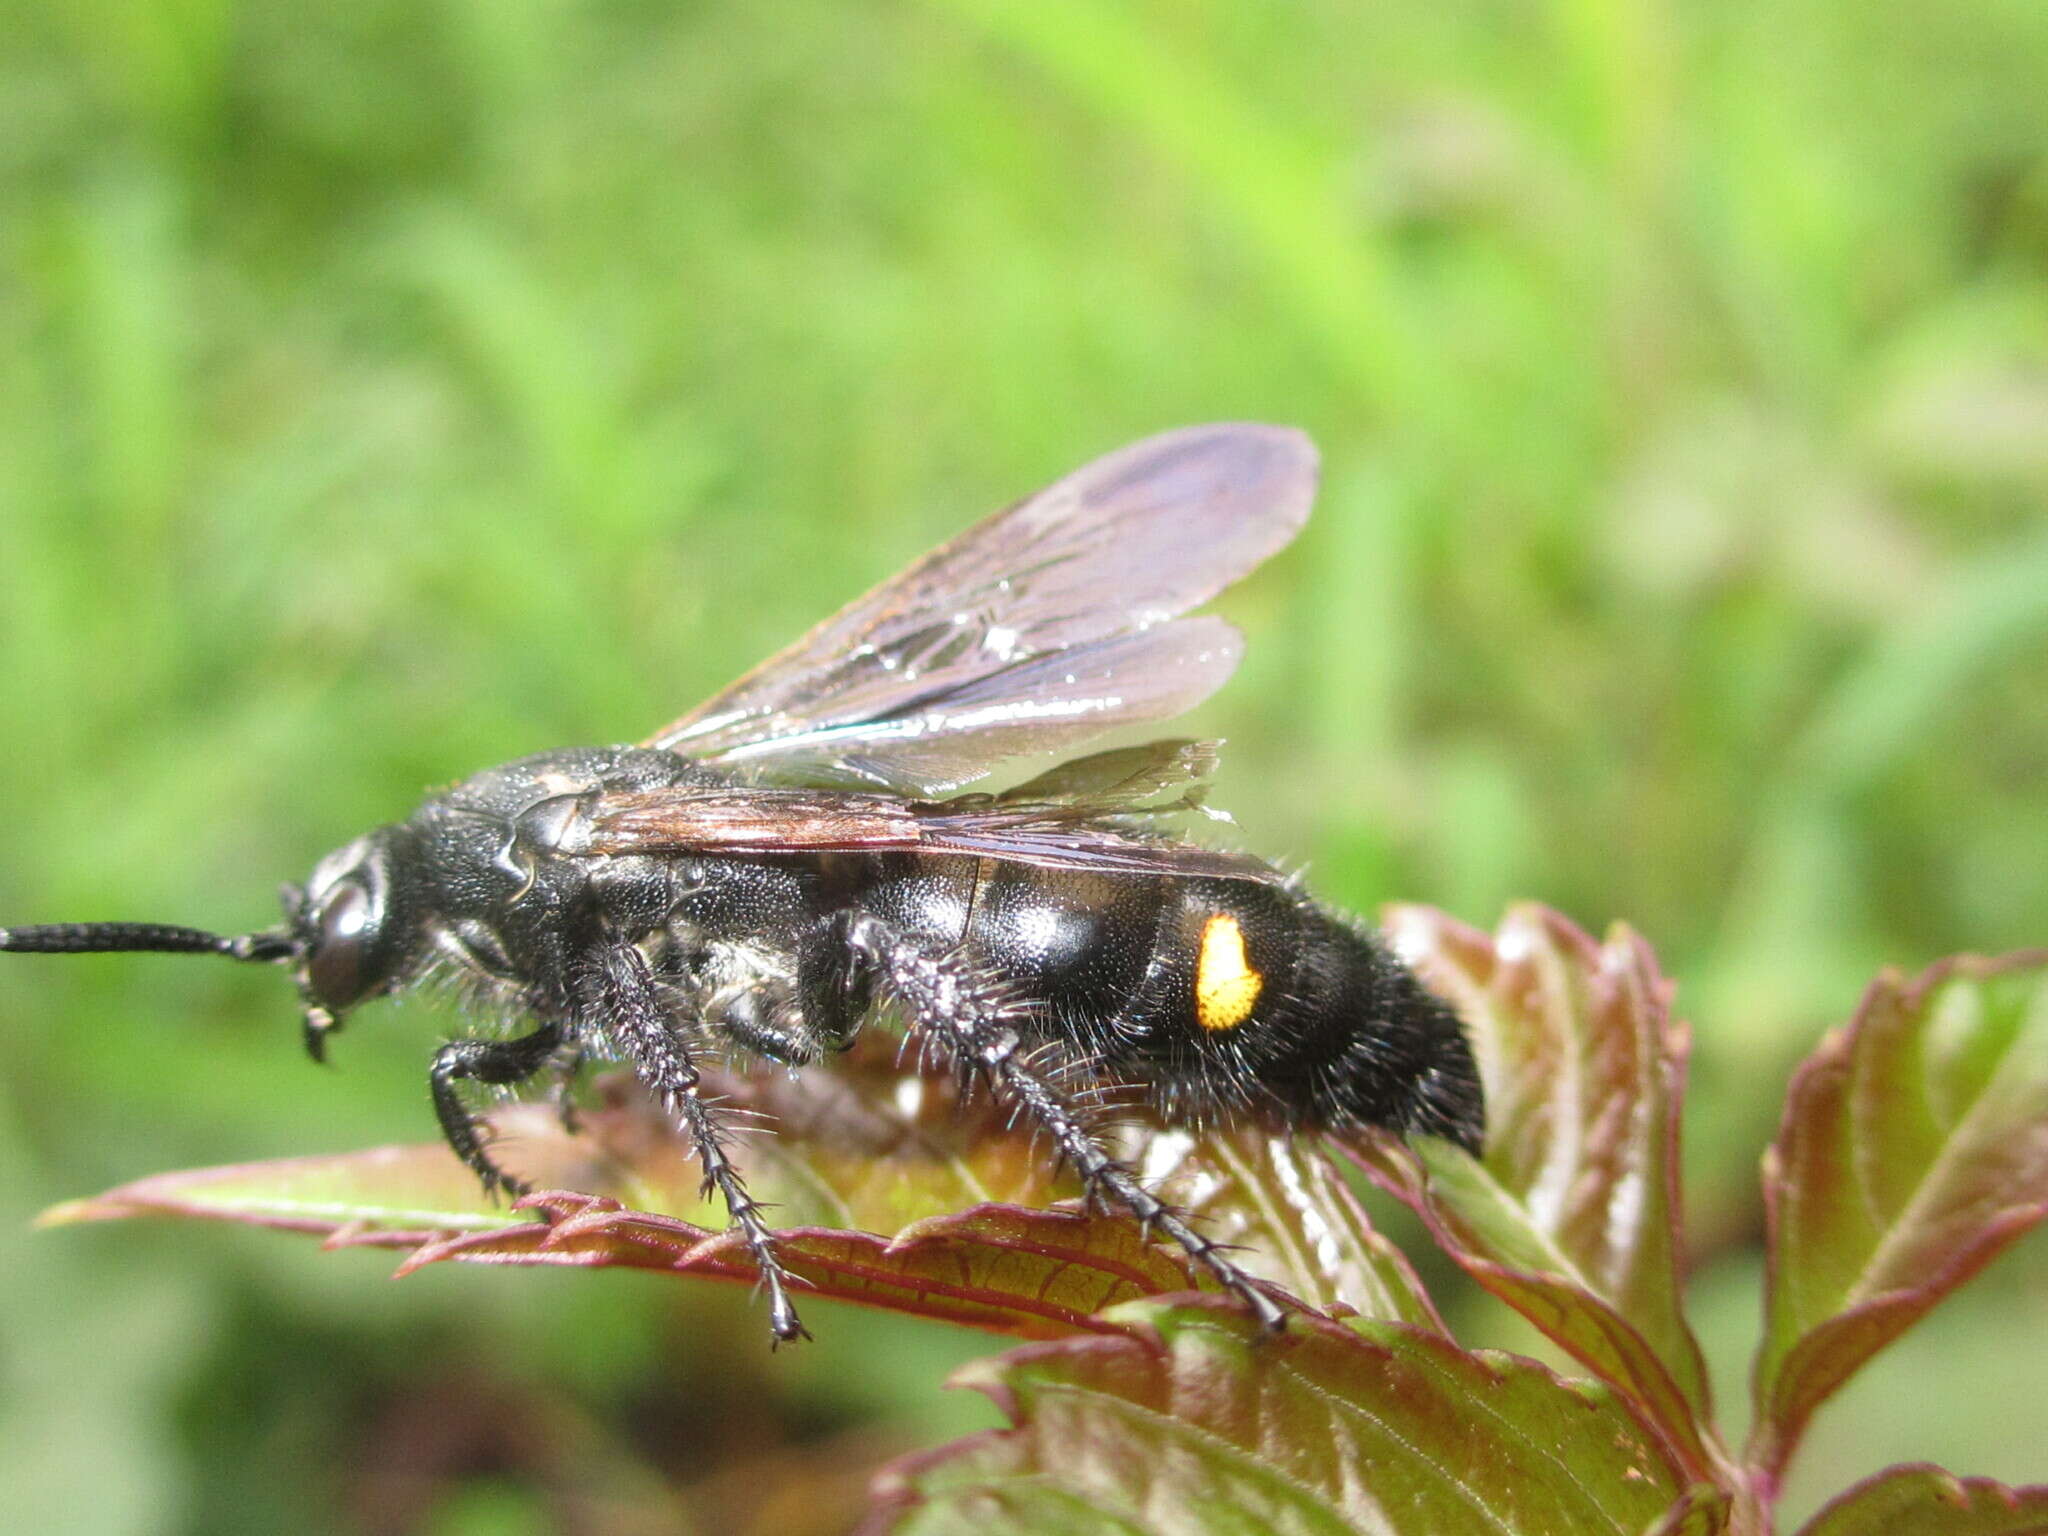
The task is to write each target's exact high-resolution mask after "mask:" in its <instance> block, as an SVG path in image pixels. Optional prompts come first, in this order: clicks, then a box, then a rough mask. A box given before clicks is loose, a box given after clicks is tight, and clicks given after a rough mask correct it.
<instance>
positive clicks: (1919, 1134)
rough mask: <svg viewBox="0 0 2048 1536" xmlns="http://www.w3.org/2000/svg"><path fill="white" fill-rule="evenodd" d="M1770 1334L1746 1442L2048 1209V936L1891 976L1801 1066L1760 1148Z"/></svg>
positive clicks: (1787, 1450) (1791, 1433)
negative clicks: (2035, 943)
mask: <svg viewBox="0 0 2048 1536" xmlns="http://www.w3.org/2000/svg"><path fill="white" fill-rule="evenodd" d="M1764 1199H1765V1205H1766V1210H1767V1212H1768V1217H1769V1224H1770V1236H1769V1260H1770V1283H1769V1289H1768V1295H1767V1300H1766V1304H1765V1316H1766V1333H1765V1338H1764V1344H1763V1347H1762V1349H1761V1351H1760V1352H1759V1355H1758V1359H1757V1368H1756V1382H1755V1392H1756V1426H1755V1429H1754V1430H1753V1431H1752V1434H1751V1442H1750V1449H1749V1458H1750V1460H1751V1461H1752V1463H1753V1464H1754V1465H1756V1466H1757V1467H1759V1468H1760V1469H1762V1470H1763V1471H1764V1472H1765V1473H1766V1474H1768V1475H1771V1476H1775V1475H1776V1474H1777V1473H1779V1472H1780V1471H1781V1470H1782V1469H1783V1467H1784V1465H1785V1462H1786V1461H1787V1459H1788V1458H1789V1457H1790V1456H1791V1454H1792V1451H1793V1449H1794V1448H1795V1447H1796V1446H1797V1444H1798V1442H1799V1438H1800V1436H1801V1435H1802V1434H1803V1433H1804V1431H1805V1429H1806V1425H1807V1422H1808V1421H1809V1419H1810V1418H1811V1417H1812V1414H1813V1412H1814V1410H1815V1409H1816V1408H1817V1407H1819V1405H1820V1404H1821V1403H1822V1402H1823V1401H1825V1400H1826V1399H1827V1397H1828V1396H1829V1395H1830V1394H1831V1393H1833V1392H1834V1391H1835V1390H1836V1389H1837V1388H1838V1387H1840V1386H1841V1385H1842V1384H1843V1382H1845V1381H1846V1380H1848V1378H1849V1377H1850V1376H1851V1375H1853V1374H1854V1373H1855V1372H1856V1371H1857V1370H1858V1369H1859V1368H1860V1367H1861V1366H1862V1365H1863V1363H1864V1362H1865V1361H1867V1360H1868V1359H1869V1358H1870V1357H1871V1356H1872V1355H1874V1354H1876V1353H1877V1352H1878V1351H1879V1350H1880V1349H1882V1348H1884V1347H1885V1345H1887V1344H1889V1343H1890V1342H1891V1341H1892V1340H1893V1339H1895V1338H1897V1337H1898V1336H1899V1335H1900V1334H1901V1333H1903V1332H1904V1331H1905V1330H1906V1329H1907V1328H1908V1327H1910V1326H1911V1325H1912V1324H1913V1323H1914V1322H1916V1321H1918V1320H1919V1319H1920V1318H1921V1317H1922V1316H1924V1315H1925V1314H1926V1312H1927V1311H1928V1310H1929V1309H1930V1308H1931V1307H1933V1306H1934V1305H1935V1304H1936V1303H1937V1302H1939V1301H1940V1300H1941V1299H1942V1298H1943V1297H1944V1296H1946V1295H1947V1294H1948V1293H1949V1292H1950V1291H1952V1290H1954V1289H1955V1288H1956V1287H1957V1286H1959V1285H1961V1284H1962V1283H1963V1282H1964V1281H1965V1280H1967V1279H1969V1278H1970V1276H1972V1275H1974V1274H1975V1273H1976V1272H1977V1271H1978V1270H1980V1269H1982V1268H1983V1267H1984V1266H1985V1265H1986V1264H1987V1263H1989V1262H1990V1261H1991V1259H1992V1258H1993V1257H1994V1256H1995V1255H1996V1254H1997V1253H1998V1252H1999V1251H2000V1250H2001V1249H2003V1248H2004V1247H2005V1246H2006V1245H2007V1244H2009V1243H2011V1242H2012V1241H2013V1240H2014V1239H2015V1238H2017V1237H2019V1236H2020V1235H2021V1234H2022V1233H2023V1232H2025V1231H2026V1230H2027V1229H2028V1228H2030V1227H2032V1226H2033V1225H2035V1224H2036V1223H2037V1222H2039V1221H2040V1220H2041V1219H2042V1218H2043V1217H2044V1216H2048V951H2034V952H2030V953H2026V954H2019V955H2012V956H2008V957H2007V958H2005V959H2002V960H1985V959H1980V958H1976V957H1967V956H1966V957H1960V958H1957V959H1953V960H1948V961H1945V962H1943V963H1942V964H1940V965H1937V966H1935V967H1933V968H1932V969H1931V970H1929V971H1927V972H1926V973H1925V974H1923V975H1922V976H1920V977H1919V978H1917V979H1916V980H1913V981H1910V982H1908V981H1906V980H1904V979H1903V978H1901V977H1899V976H1897V975H1895V974H1886V975H1884V976H1881V977H1880V978H1879V979H1878V980H1877V981H1876V982H1875V983H1873V984H1872V986H1871V988H1870V990H1869V992H1868V993H1866V994H1865V995H1864V998H1863V1003H1862V1006H1861V1007H1860V1008H1859V1009H1858V1010H1857V1013H1856V1017H1855V1018H1854V1019H1853V1020H1852V1021H1851V1022H1850V1024H1849V1026H1848V1028H1847V1029H1846V1030H1842V1031H1837V1032H1836V1033H1834V1034H1831V1035H1830V1036H1829V1037H1828V1039H1827V1040H1826V1041H1824V1042H1823V1043H1822V1045H1821V1047H1820V1049H1819V1050H1817V1051H1816V1052H1815V1053H1814V1054H1813V1055H1812V1056H1811V1057H1810V1058H1808V1060H1807V1061H1806V1062H1805V1063H1804V1064H1803V1065H1802V1066H1801V1067H1800V1069H1799V1071H1798V1073H1797V1074H1796V1075H1795V1076H1794V1078H1793V1081H1792V1089H1791V1093H1790V1095H1789V1096H1788V1098H1787V1101H1786V1106H1785V1117H1784V1121H1783V1124H1782V1125H1781V1126H1780V1128H1779V1132H1778V1138H1777V1140H1776V1141H1775V1142H1774V1143H1773V1144H1772V1146H1771V1148H1770V1150H1769V1151H1768V1152H1767V1153H1766V1154H1765V1157H1764Z"/></svg>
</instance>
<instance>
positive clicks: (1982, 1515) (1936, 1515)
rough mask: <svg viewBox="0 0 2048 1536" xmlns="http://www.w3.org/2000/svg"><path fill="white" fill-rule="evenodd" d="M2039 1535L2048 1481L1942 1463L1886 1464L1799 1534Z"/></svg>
mask: <svg viewBox="0 0 2048 1536" xmlns="http://www.w3.org/2000/svg"><path fill="white" fill-rule="evenodd" d="M1901 1532H1911V1533H1912V1536H2041V1533H2042V1532H2048V1487H2033V1488H2007V1487H2006V1486H2004V1485H2003V1484H2002V1483H1994V1482H1992V1481H1991V1480H1990V1479H1989V1478H1984V1477H1957V1476H1955V1475H1954V1474H1953V1473H1951V1472H1946V1471H1944V1470H1942V1469H1941V1468H1940V1467H1928V1466H1906V1467H1887V1468H1886V1469H1885V1470H1884V1471H1882V1472H1880V1473H1878V1474H1877V1476H1875V1477H1872V1478H1867V1479H1865V1480H1864V1481H1863V1482H1860V1483H1858V1484H1857V1485H1856V1486H1855V1487H1853V1488H1851V1489H1849V1490H1848V1492H1846V1493H1844V1494H1841V1495H1840V1496H1838V1497H1837V1498H1835V1499H1832V1500H1830V1501H1829V1502H1828V1504H1827V1506H1826V1507H1825V1508H1823V1509H1822V1510H1821V1512H1820V1513H1819V1514H1817V1515H1815V1516H1814V1517H1813V1519H1811V1520H1809V1521H1808V1522H1807V1523H1806V1525H1805V1526H1804V1527H1803V1528H1802V1529H1801V1530H1800V1532H1799V1536H1898V1533H1901Z"/></svg>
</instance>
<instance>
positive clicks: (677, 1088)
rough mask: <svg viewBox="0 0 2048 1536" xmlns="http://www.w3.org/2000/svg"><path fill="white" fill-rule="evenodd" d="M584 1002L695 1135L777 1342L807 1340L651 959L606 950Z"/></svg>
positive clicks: (769, 1237)
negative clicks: (749, 1260) (741, 1241)
mask: <svg viewBox="0 0 2048 1536" xmlns="http://www.w3.org/2000/svg"><path fill="white" fill-rule="evenodd" d="M582 992H583V993H584V995H583V996H582V997H581V998H580V1005H581V1006H582V1007H584V1008H586V1009H587V1010H589V1012H590V1014H591V1019H592V1023H593V1025H600V1024H601V1025H602V1027H603V1028H605V1029H606V1030H608V1031H609V1032H610V1033H611V1037H612V1038H613V1039H614V1040H616V1041H618V1043H619V1045H620V1046H621V1047H622V1048H623V1049H624V1051H625V1053H626V1055H627V1056H628V1057H630V1058H631V1060H632V1063H633V1069H634V1071H635V1072H637V1073H638V1074H639V1077H640V1081H641V1082H643V1083H644V1084H646V1085H647V1088H648V1090H649V1091H650V1092H651V1093H653V1094H654V1096H655V1097H656V1099H657V1100H659V1101H660V1103H661V1106H662V1108H663V1109H665V1110H666V1111H667V1112H668V1113H669V1115H670V1116H671V1117H672V1118H673V1119H674V1120H675V1121H676V1123H677V1124H678V1125H680V1126H681V1127H682V1128H683V1130H684V1131H685V1132H687V1133H688V1135H689V1137H690V1142H691V1145H692V1146H693V1148H694V1149H695V1151H696V1154H697V1162H698V1164H699V1165H700V1166H701V1167H702V1168H703V1170H704V1192H705V1193H706V1194H709V1193H710V1192H711V1191H712V1190H714V1189H716V1190H717V1191H718V1193H719V1194H720V1195H721V1196H722V1197H723V1198H724V1200H725V1208H726V1211H727V1212H728V1213H729V1214H730V1216H731V1218H732V1224H733V1225H734V1226H736V1227H738V1228H739V1229H740V1232H741V1234H742V1235H743V1236H744V1237H745V1239H746V1243H747V1251H748V1252H749V1253H751V1254H752V1255H753V1259H754V1265H755V1267H756V1268H757V1269H758V1270H759V1271H760V1272H761V1288H762V1289H763V1290H765V1291H766V1292H767V1293H768V1326H769V1327H770V1329H772V1330H773V1332H774V1335H775V1339H776V1341H777V1342H778V1343H782V1342H787V1341H788V1340H790V1339H807V1338H809V1337H810V1333H809V1332H808V1331H807V1330H806V1329H805V1327H804V1325H803V1322H802V1320H801V1319H799V1318H798V1317H797V1313H796V1307H795V1305H794V1304H793V1303H792V1302H791V1301H790V1299H789V1289H790V1284H791V1282H790V1277H789V1273H788V1271H786V1270H785V1269H784V1268H783V1267H782V1261H781V1259H780V1258H778V1257H777V1255H776V1252H775V1234H774V1232H773V1231H771V1230H770V1229H769V1226H768V1224H767V1223H766V1222H765V1221H763V1220H762V1219H761V1209H762V1208H761V1205H760V1202H758V1201H757V1200H755V1199H754V1197H753V1196H752V1195H750V1194H748V1193H747V1186H746V1183H745V1181H744V1180H743V1179H741V1177H740V1171H739V1169H738V1168H736V1167H734V1166H733V1161H732V1158H731V1157H730V1156H729V1155H728V1153H727V1141H728V1137H729V1134H730V1133H729V1130H728V1127H727V1126H726V1125H725V1123H724V1121H723V1119H722V1118H721V1116H720V1115H719V1113H718V1110H717V1107H716V1106H715V1105H713V1104H708V1103H706V1102H705V1101H704V1099H703V1097H702V1095H701V1094H700V1093H699V1091H698V1090H699V1086H700V1079H699V1077H698V1074H697V1067H696V1064H695V1063H694V1062H693V1061H692V1060H691V1059H690V1052H689V1048H688V1047H687V1046H686V1045H685V1044H684V1043H683V1040H682V1038H681V1036H680V1035H679V1034H678V1032H677V1029H676V1021H675V1019H674V1018H673V1017H672V1016H671V1014H670V1011H669V1007H668V1005H667V1004H666V1003H665V1002H664V1000H663V998H662V995H661V993H660V991H659V990H658V989H657V987H656V985H655V982H654V978H653V976H652V975H651V974H650V973H649V971H648V968H647V959H646V957H645V956H644V955H642V954H641V953H640V951H639V950H638V949H636V948H634V947H633V946H632V945H630V944H622V945H617V946H615V947H613V948H611V949H607V950H606V951H604V953H603V954H602V955H601V956H600V957H599V959H598V961H597V963H596V965H595V966H594V967H593V968H592V970H591V971H590V973H589V977H588V984H587V985H586V986H585V987H584V988H583V989H582Z"/></svg>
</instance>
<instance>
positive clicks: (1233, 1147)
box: [1136, 1129, 1449, 1338]
mask: <svg viewBox="0 0 2048 1536" xmlns="http://www.w3.org/2000/svg"><path fill="white" fill-rule="evenodd" d="M1136 1161H1137V1164H1138V1166H1139V1167H1140V1169H1141V1170H1142V1171H1143V1172H1144V1173H1145V1175H1146V1176H1147V1177H1148V1178H1149V1179H1151V1180H1153V1181H1155V1182H1156V1184H1157V1187H1158V1188H1159V1189H1160V1190H1161V1191H1162V1192H1163V1193H1164V1194H1165V1195H1166V1196H1167V1197H1168V1198H1170V1199H1172V1200H1173V1201H1175V1202H1176V1203H1177V1204H1179V1205H1180V1206H1181V1207H1182V1208H1183V1209H1185V1210H1187V1211H1189V1212H1191V1213H1192V1214H1193V1215H1194V1216H1196V1217H1197V1218H1198V1219H1200V1220H1201V1222H1202V1225H1203V1228H1204V1230H1205V1231H1206V1232H1207V1233H1208V1234H1209V1235H1210V1236H1211V1237H1213V1238H1215V1239H1217V1240H1218V1241H1220V1242H1224V1243H1229V1244H1232V1245H1235V1246H1236V1247H1237V1248H1238V1249H1239V1252H1238V1253H1237V1255H1236V1257H1237V1259H1238V1261H1239V1263H1241V1264H1242V1265H1243V1266H1244V1267H1245V1268H1246V1269H1248V1270H1250V1271H1251V1272H1252V1273H1253V1274H1255V1275H1257V1276H1259V1277H1260V1278H1262V1279H1266V1280H1271V1281H1273V1282H1275V1283H1276V1284H1278V1285H1280V1286H1282V1287H1284V1288H1285V1289H1286V1290H1288V1291H1291V1292H1293V1293H1294V1294H1295V1295H1296V1296H1299V1297H1301V1298H1302V1299H1303V1300H1304V1301H1307V1302H1309V1303H1310V1304H1312V1305H1314V1306H1317V1307H1320V1308H1322V1309H1323V1310H1324V1311H1333V1310H1334V1311H1336V1312H1338V1313H1344V1312H1351V1313H1357V1314H1359V1315H1361V1316H1364V1317H1369V1318H1383V1319H1391V1320H1394V1321H1398V1322H1404V1323H1413V1324H1414V1325H1415V1326H1417V1327H1418V1328H1428V1329H1430V1330H1432V1331H1434V1332H1436V1333H1440V1334H1443V1335H1444V1336H1445V1337H1447V1338H1448V1337H1449V1330H1448V1329H1447V1328H1445V1327H1444V1322H1443V1319H1442V1318H1441V1317H1440V1316H1438V1315H1437V1310H1436V1305H1435V1303H1434V1302H1432V1301H1431V1300H1430V1298H1429V1293H1428V1291H1426V1290H1425V1289H1424V1288H1423V1285H1422V1281H1421V1279H1420V1278H1419V1277H1418V1276H1417V1275H1416V1273H1415V1270H1414V1267H1413V1266H1412V1265H1410V1264H1409V1262H1408V1258H1407V1256H1406V1255H1405V1254H1403V1253H1402V1252H1401V1250H1400V1249H1399V1248H1397V1247H1395V1246H1394V1245H1393V1244H1392V1243H1391V1242H1389V1241H1388V1240H1387V1239H1386V1238H1385V1237H1384V1236H1383V1235H1381V1233H1380V1232H1379V1231H1378V1230H1377V1229H1376V1228H1374V1226H1373V1224H1372V1222H1371V1220H1370V1218H1368V1217H1367V1216H1366V1214H1365V1208H1364V1207H1363V1206H1361V1205H1360V1204H1359V1203H1358V1197H1357V1196H1356V1195H1354V1194H1353V1193H1352V1192H1351V1187H1350V1186H1349V1185H1348V1184H1346V1183H1345V1181H1344V1176H1343V1174H1342V1173H1341V1172H1339V1170H1338V1169H1337V1167H1336V1165H1335V1164H1334V1163H1332V1162H1331V1160H1330V1154H1329V1152H1328V1151H1327V1150H1326V1149H1325V1148H1324V1147H1323V1146H1322V1145H1321V1144H1320V1143H1318V1142H1315V1141H1312V1140H1309V1139H1306V1138H1299V1137H1289V1136H1276V1135H1270V1134H1267V1133H1265V1132H1262V1131H1257V1130H1250V1129H1246V1130H1236V1131H1211V1132H1209V1133H1207V1134H1206V1135H1203V1136H1200V1137H1195V1136H1191V1135H1188V1134H1187V1133H1185V1132H1178V1131H1153V1132H1151V1133H1149V1134H1148V1135H1147V1136H1146V1137H1144V1138H1143V1140H1142V1147H1141V1149H1140V1151H1139V1155H1138V1157H1137V1159H1136Z"/></svg>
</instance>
